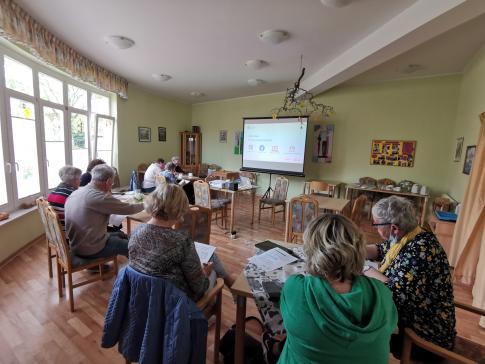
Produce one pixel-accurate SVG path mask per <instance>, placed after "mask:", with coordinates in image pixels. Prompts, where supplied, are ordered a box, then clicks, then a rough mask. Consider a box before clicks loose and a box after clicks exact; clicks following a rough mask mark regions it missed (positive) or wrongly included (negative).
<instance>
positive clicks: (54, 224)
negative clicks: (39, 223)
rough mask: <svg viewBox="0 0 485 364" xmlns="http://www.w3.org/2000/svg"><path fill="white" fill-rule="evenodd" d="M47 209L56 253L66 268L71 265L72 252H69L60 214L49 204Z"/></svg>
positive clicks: (48, 222)
mask: <svg viewBox="0 0 485 364" xmlns="http://www.w3.org/2000/svg"><path fill="white" fill-rule="evenodd" d="M45 211H46V217H47V224H48V226H49V228H50V231H51V234H52V239H53V244H54V245H55V246H56V253H57V257H58V259H59V261H60V263H61V264H62V265H63V266H64V267H65V268H66V269H68V268H70V267H71V253H70V252H69V245H68V244H67V241H66V238H65V236H64V232H63V231H62V228H61V223H60V221H59V216H57V214H56V212H55V211H54V209H53V208H52V206H48V207H47V209H46V210H45Z"/></svg>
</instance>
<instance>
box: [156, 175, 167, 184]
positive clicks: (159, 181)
mask: <svg viewBox="0 0 485 364" xmlns="http://www.w3.org/2000/svg"><path fill="white" fill-rule="evenodd" d="M165 183H167V179H166V178H165V176H161V175H157V176H155V186H160V185H163V184H165Z"/></svg>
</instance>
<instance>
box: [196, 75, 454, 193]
mask: <svg viewBox="0 0 485 364" xmlns="http://www.w3.org/2000/svg"><path fill="white" fill-rule="evenodd" d="M459 82H460V76H447V77H435V78H425V79H419V80H410V81H395V82H385V83H380V84H375V85H370V86H341V87H337V88H335V89H333V90H331V91H329V92H326V93H324V94H321V95H319V96H318V97H317V99H318V101H319V102H322V103H326V104H328V105H332V106H333V107H334V108H335V111H336V113H335V115H333V116H332V117H330V118H329V119H328V121H326V123H333V124H334V125H335V134H334V146H333V160H332V163H329V164H317V163H313V162H311V153H312V141H313V124H316V123H317V122H318V120H317V122H316V121H315V120H313V121H312V122H311V124H312V125H311V126H310V128H309V131H308V139H307V155H306V160H307V163H306V165H305V173H306V177H305V178H298V177H290V190H289V195H290V196H293V195H296V194H299V193H301V192H300V191H301V189H302V182H303V181H304V179H317V178H318V179H327V180H338V181H342V182H346V183H350V182H355V181H357V180H358V178H359V177H362V176H371V177H374V178H384V177H387V178H391V179H393V180H396V181H400V180H403V179H410V180H412V181H415V182H417V183H420V184H425V185H427V186H428V187H429V188H430V190H431V192H432V193H434V194H440V193H443V192H447V191H448V190H449V182H448V181H447V179H446V177H447V167H448V161H449V159H450V154H451V151H450V145H449V144H450V143H449V140H450V139H451V134H452V128H453V126H454V122H455V115H456V107H457V100H458V90H459ZM283 96H284V94H272V95H263V96H255V97H246V98H239V99H231V100H224V101H219V102H208V103H201V104H196V105H193V107H192V120H193V123H194V124H196V125H200V126H201V130H202V133H203V143H202V149H203V151H202V159H203V161H204V162H207V163H216V164H219V165H221V166H222V167H224V168H226V169H232V170H237V169H239V168H240V167H241V156H236V155H234V154H233V153H232V148H233V146H234V142H233V139H234V132H235V131H238V130H241V129H242V118H243V117H245V116H269V115H270V110H271V109H272V108H274V107H276V106H280V105H281V104H282V99H283ZM220 129H226V130H228V142H227V143H226V144H224V143H219V142H218V132H219V130H220ZM372 139H405V140H416V141H417V147H416V160H415V165H414V167H412V168H403V167H387V166H371V165H370V164H369V157H370V147H371V140H372ZM268 182H269V181H268V175H266V174H260V176H258V185H260V186H263V187H264V188H265V187H266V186H267V185H268ZM263 190H264V189H263ZM259 192H260V193H261V192H262V191H261V190H260V191H259Z"/></svg>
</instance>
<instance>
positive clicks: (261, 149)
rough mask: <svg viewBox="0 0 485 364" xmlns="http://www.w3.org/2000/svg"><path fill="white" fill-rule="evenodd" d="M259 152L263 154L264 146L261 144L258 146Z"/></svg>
mask: <svg viewBox="0 0 485 364" xmlns="http://www.w3.org/2000/svg"><path fill="white" fill-rule="evenodd" d="M259 151H260V152H264V145H263V144H261V145H260V146H259Z"/></svg>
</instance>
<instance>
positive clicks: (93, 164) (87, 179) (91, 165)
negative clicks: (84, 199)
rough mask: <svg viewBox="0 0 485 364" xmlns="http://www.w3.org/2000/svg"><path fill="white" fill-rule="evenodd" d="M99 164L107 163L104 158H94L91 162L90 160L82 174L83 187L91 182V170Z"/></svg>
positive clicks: (81, 184)
mask: <svg viewBox="0 0 485 364" xmlns="http://www.w3.org/2000/svg"><path fill="white" fill-rule="evenodd" d="M99 164H106V162H105V161H104V160H102V159H93V160H92V161H91V162H89V164H88V167H87V168H86V172H85V173H83V174H82V175H81V183H80V186H81V187H83V186H86V185H87V184H88V183H89V182H91V178H92V176H91V171H92V170H93V168H94V167H96V166H97V165H99Z"/></svg>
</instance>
